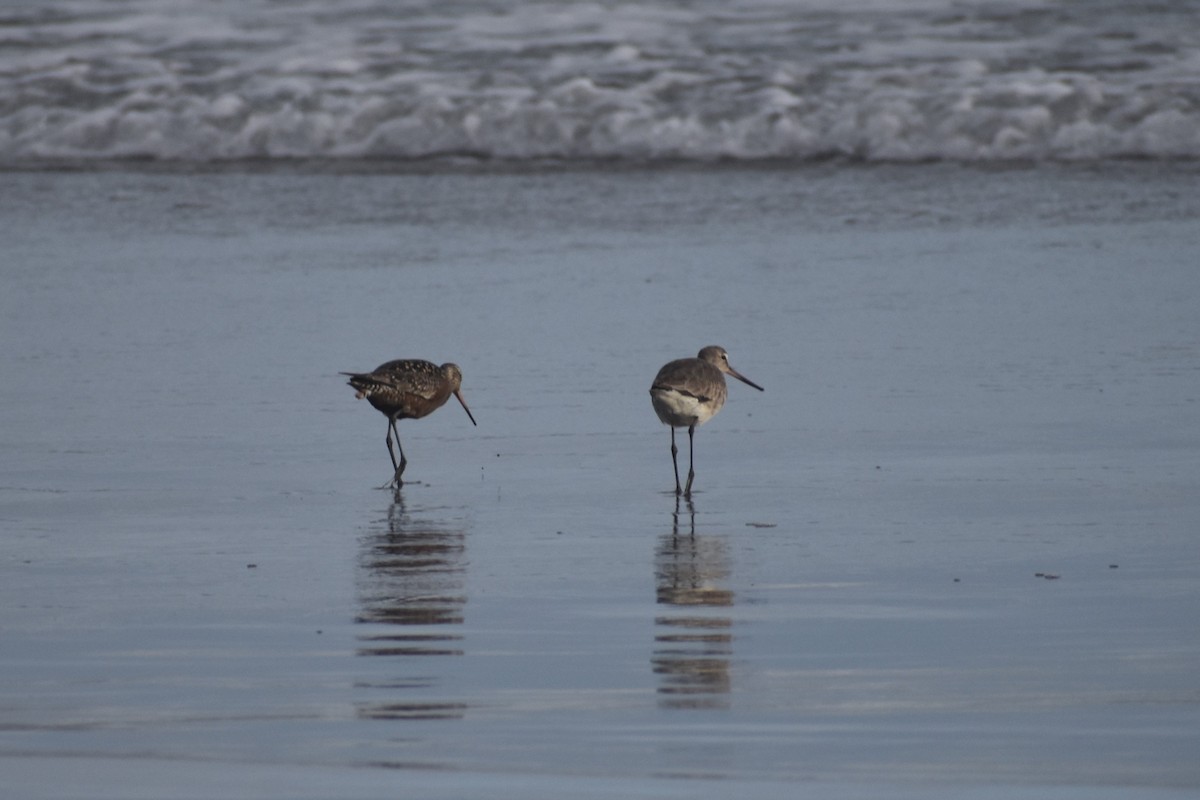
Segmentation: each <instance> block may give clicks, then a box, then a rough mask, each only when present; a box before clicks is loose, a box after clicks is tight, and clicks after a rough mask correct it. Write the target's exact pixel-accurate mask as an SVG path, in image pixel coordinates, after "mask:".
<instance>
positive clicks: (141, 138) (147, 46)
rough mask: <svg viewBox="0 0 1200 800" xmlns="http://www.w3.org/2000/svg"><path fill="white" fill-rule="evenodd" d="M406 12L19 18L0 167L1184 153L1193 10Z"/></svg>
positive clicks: (2, 116) (275, 9)
mask: <svg viewBox="0 0 1200 800" xmlns="http://www.w3.org/2000/svg"><path fill="white" fill-rule="evenodd" d="M405 6H406V7H405V8H403V9H400V8H398V7H396V6H395V5H393V4H389V3H385V2H383V1H382V0H342V1H341V2H337V1H336V0H334V1H333V2H322V3H318V2H300V3H292V4H288V5H286V6H280V4H277V3H273V2H269V0H243V1H242V2H239V3H236V4H235V3H231V2H211V3H203V4H190V5H187V6H181V5H180V4H178V3H174V2H171V0H130V2H127V3H123V4H121V5H120V6H119V7H117V8H113V7H112V4H110V3H106V2H102V0H74V2H58V3H54V2H51V3H45V4H39V5H38V6H37V8H36V9H31V8H27V7H26V6H24V5H17V4H13V5H12V6H11V7H9V8H7V9H6V10H0V18H2V21H3V22H4V24H3V26H0V81H2V83H3V85H4V86H5V91H4V92H3V93H0V164H4V163H7V164H10V165H12V164H16V163H20V162H23V161H27V160H31V159H64V158H65V159H88V158H122V157H150V158H161V159H184V160H194V161H209V160H222V159H243V158H396V159H424V158H436V157H439V156H448V155H464V154H469V155H474V156H478V157H481V158H497V159H568V160H570V159H616V160H621V159H629V160H642V159H651V160H653V159H695V160H716V159H739V160H741V159H745V160H753V159H792V160H804V159H819V158H827V157H839V156H840V157H849V158H857V159H864V160H927V159H933V160H944V159H951V160H966V161H976V160H979V161H988V160H1007V159H1106V158H1114V157H1152V158H1168V159H1169V158H1196V157H1200V40H1198V39H1197V38H1196V37H1195V35H1194V32H1195V31H1196V30H1200V3H1191V2H1186V3H1159V4H1154V3H1150V4H1122V3H1115V2H1113V3H1109V2H1091V3H1086V4H1082V3H1080V4H1058V3H1047V2H1026V1H1023V0H1004V1H1003V2H988V3H963V4H955V5H953V6H946V5H945V4H941V3H930V2H921V0H892V1H891V2H885V1H884V0H875V1H874V2H867V1H866V0H864V2H858V3H851V4H846V3H834V2H791V3H788V2H778V1H776V2H771V0H743V2H734V3H729V2H717V1H716V0H710V1H709V2H696V3H686V4H684V3H674V2H640V3H639V2H625V3H621V2H618V3H616V4H612V5H598V4H589V3H571V2H567V1H566V0H544V1H543V2H539V3H517V2H503V1H500V0H491V2H489V1H488V0H464V2H459V3H455V4H453V5H445V4H441V3H434V2H432V1H431V0H427V2H426V3H425V4H424V5H422V4H421V3H411V4H405ZM3 8H4V7H3V6H0V9H3Z"/></svg>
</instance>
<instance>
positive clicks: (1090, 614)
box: [0, 164, 1200, 798]
mask: <svg viewBox="0 0 1200 800" xmlns="http://www.w3.org/2000/svg"><path fill="white" fill-rule="evenodd" d="M2 177H3V180H4V182H5V185H6V191H5V192H3V193H0V217H2V218H0V222H2V223H3V229H4V230H5V231H6V233H5V234H4V236H5V258H4V267H3V275H4V284H5V291H4V293H3V298H0V311H2V316H0V319H2V320H3V321H2V322H0V326H2V328H0V330H2V331H3V339H4V342H5V348H4V349H3V352H2V353H0V364H2V366H3V369H2V372H3V374H4V375H5V378H6V380H5V381H3V384H2V385H0V430H2V431H3V438H2V439H0V451H2V452H3V454H4V458H3V461H2V463H0V526H2V529H3V543H4V544H3V558H2V560H0V630H2V631H3V649H2V651H0V675H2V676H3V681H2V682H0V686H2V687H3V688H0V775H3V777H4V781H5V785H6V786H10V787H13V789H12V790H13V791H15V792H17V793H18V794H17V796H28V797H41V796H46V797H49V796H54V797H101V796H112V795H114V794H118V793H119V794H121V795H122V796H129V797H136V796H148V797H149V796H153V797H190V796H213V795H214V794H217V793H220V794H222V796H234V797H236V796H280V797H284V796H287V797H297V796H300V797H303V796H329V795H331V794H333V795H337V796H341V797H357V796H379V795H381V794H394V793H395V792H396V791H399V790H400V787H403V788H404V789H406V790H408V791H410V792H414V793H419V794H420V795H421V796H427V797H441V796H446V797H461V796H478V797H483V796H487V797H523V798H527V797H561V796H562V793H563V791H564V787H569V792H570V794H572V796H579V797H591V796H596V797H605V796H622V797H630V796H655V797H657V796H666V797H673V796H683V795H684V794H686V795H687V796H689V797H696V796H699V797H725V796H728V794H729V791H730V789H731V787H735V786H736V787H737V791H738V794H739V796H748V797H754V796H762V797H775V796H780V795H779V792H780V791H781V790H782V789H781V786H780V784H781V783H785V784H787V785H788V787H789V788H788V789H787V790H786V791H788V792H794V791H796V790H797V787H801V788H802V787H809V788H810V789H811V792H812V796H821V797H834V798H836V797H864V796H865V797H874V796H880V797H883V796H886V797H907V796H914V797H916V796H920V797H938V796H954V797H964V796H966V797H972V796H978V797H1021V796H1038V797H1047V796H1049V797H1076V796H1080V797H1082V796H1087V797H1109V796H1111V797H1135V796H1136V797H1144V796H1147V792H1150V793H1151V796H1163V797H1169V796H1174V795H1176V794H1178V796H1184V794H1187V793H1191V792H1193V791H1194V790H1195V788H1196V787H1197V786H1198V785H1200V770H1198V769H1197V767H1196V765H1195V763H1194V762H1195V759H1194V754H1195V752H1196V750H1197V745H1198V744H1200V725H1198V723H1200V713H1198V706H1197V701H1198V700H1200V682H1198V679H1197V676H1196V671H1195V669H1194V665H1195V663H1196V659H1197V655H1198V650H1200V636H1197V632H1196V629H1195V624H1194V620H1195V619H1196V616H1197V611H1200V591H1198V590H1197V587H1198V586H1200V583H1198V582H1197V577H1198V572H1200V559H1197V555H1196V548H1195V532H1196V530H1197V523H1198V522H1200V499H1198V495H1200V493H1197V492H1196V481H1197V476H1198V475H1200V470H1198V467H1200V458H1198V456H1200V421H1198V414H1197V412H1198V404H1200V357H1198V356H1200V351H1198V347H1200V323H1198V322H1197V321H1196V315H1195V313H1194V308H1195V303H1194V298H1195V297H1196V296H1197V290H1198V289H1200V273H1198V272H1197V270H1196V269H1195V253H1196V252H1198V245H1200V226H1198V225H1197V224H1196V222H1195V220H1196V219H1197V212H1198V211H1200V191H1198V190H1197V189H1196V188H1195V187H1197V186H1200V183H1198V182H1197V181H1196V178H1197V177H1198V176H1197V175H1196V169H1195V168H1194V167H1192V166H1189V165H1182V166H1181V165H1178V164H1176V165H1154V164H1126V165H1111V166H1108V167H1103V168H1100V167H1096V168H1050V169H1048V168H1041V169H1011V170H1001V171H987V170H970V169H961V168H956V167H929V166H926V167H920V168H903V167H874V168H845V167H837V166H833V165H830V166H826V167H816V168H810V169H804V170H783V171H781V170H767V169H760V170H739V169H709V170H700V169H670V170H651V171H632V170H619V171H611V172H604V171H587V170H559V171H546V172H499V173H497V172H492V173H483V172H473V171H470V170H462V171H459V172H431V173H428V174H411V173H378V172H372V171H371V170H370V169H368V168H366V167H364V168H362V169H357V168H337V169H328V168H319V167H311V168H305V167H300V166H297V167H294V168H287V169H280V168H274V169H263V170H240V171H230V172H224V173H214V172H180V171H173V170H161V169H147V170H143V171H137V170H130V169H127V168H126V169H119V170H102V171H92V172H25V173H7V174H5V175H3V176H2ZM710 343H718V344H722V345H723V346H725V347H726V348H727V349H728V350H729V352H730V357H731V361H732V362H733V363H734V365H735V366H736V367H737V368H738V369H739V370H741V371H742V372H743V373H745V374H746V375H747V376H749V377H750V378H752V379H753V380H755V381H756V382H758V383H760V384H762V385H763V386H764V387H765V388H766V391H765V392H764V393H762V394H760V393H758V392H754V391H752V390H749V389H747V388H746V387H744V386H742V385H741V384H737V383H734V384H733V385H731V386H730V398H729V401H728V404H727V406H726V408H725V409H724V411H722V413H721V414H720V415H719V416H718V417H717V418H716V419H715V420H713V421H712V422H711V423H709V424H708V425H706V426H704V427H703V428H701V429H700V430H699V431H698V432H697V437H696V446H697V450H696V466H697V478H696V486H697V489H698V491H697V494H696V496H695V497H694V500H693V502H692V503H691V504H688V503H678V502H677V501H676V500H675V498H674V497H673V496H672V495H671V494H670V493H669V492H668V491H667V490H668V489H669V488H670V486H671V482H672V477H671V472H670V463H669V458H670V454H669V452H668V447H669V436H668V433H667V430H666V429H664V428H663V427H662V426H660V425H659V424H658V423H657V421H656V419H655V418H654V415H653V412H652V410H651V408H650V404H649V398H648V396H647V394H646V391H647V389H648V385H649V381H650V379H651V378H652V377H653V375H654V372H655V370H657V368H658V366H660V365H661V364H662V363H663V362H665V361H666V360H669V359H671V358H676V357H680V356H685V355H691V354H693V353H694V351H695V350H697V349H698V348H699V347H700V346H702V345H705V344H710ZM396 357H421V358H429V359H431V360H435V361H439V362H440V361H447V360H453V361H455V362H457V363H459V364H460V365H461V366H462V368H463V371H464V374H465V379H464V385H463V391H464V394H465V396H466V399H467V401H468V403H470V405H471V408H472V411H473V412H474V414H475V417H476V419H477V420H478V421H479V427H477V428H475V427H472V426H471V425H470V422H469V420H468V419H467V418H466V415H465V414H464V413H463V412H462V410H461V409H459V408H457V407H456V406H454V405H453V404H451V405H448V406H447V407H445V408H443V409H441V410H439V411H438V412H437V413H435V414H434V415H432V416H431V417H429V418H427V419H425V420H421V421H416V422H407V421H406V422H404V423H401V426H400V434H401V436H402V437H403V441H404V444H405V451H406V453H407V454H408V457H409V460H410V464H409V472H408V477H409V478H410V479H411V480H412V481H413V483H411V484H409V485H406V486H405V487H404V488H403V490H402V491H401V492H400V493H397V494H393V493H392V492H389V491H381V490H377V489H374V488H372V487H374V486H377V485H378V484H380V483H382V482H383V481H384V480H386V479H387V477H388V476H389V473H390V471H391V470H390V465H389V463H388V460H387V455H386V451H385V447H384V443H383V434H384V425H385V421H384V418H383V417H382V416H381V415H379V414H378V413H377V412H375V411H374V410H372V409H371V408H369V407H368V406H367V405H366V404H365V403H363V402H361V401H359V402H356V401H355V400H354V399H353V392H352V390H350V389H349V388H348V387H346V386H345V385H344V383H343V381H342V379H341V378H340V377H339V376H338V375H337V372H338V371H339V370H361V369H370V368H372V367H374V366H375V365H377V364H378V363H381V362H383V361H385V360H388V359H391V358H396ZM683 453H684V454H686V444H684V445H683ZM1039 574H1040V575H1039ZM1047 575H1050V576H1056V577H1053V578H1048V577H1046V576H1047ZM139 793H140V794H139ZM1026 793H1029V794H1028V795H1027V794H1026Z"/></svg>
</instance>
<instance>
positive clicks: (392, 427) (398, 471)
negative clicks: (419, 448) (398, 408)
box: [379, 417, 408, 489]
mask: <svg viewBox="0 0 1200 800" xmlns="http://www.w3.org/2000/svg"><path fill="white" fill-rule="evenodd" d="M393 433H395V434H396V448H397V449H398V450H399V451H400V463H399V464H397V463H396V454H395V453H394V452H392V434H393ZM387 448H388V455H389V456H391V457H392V469H394V470H395V473H394V474H393V475H392V479H391V480H390V481H388V482H387V483H385V484H384V485H383V486H380V487H379V488H380V489H390V488H393V487H395V488H399V487H400V486H401V485H402V484H403V483H404V481H402V480H400V476H401V475H403V474H404V468H405V467H406V466H408V459H406V458H405V457H404V446H403V445H401V444H400V431H398V430H396V420H395V419H394V418H392V417H388V431H387Z"/></svg>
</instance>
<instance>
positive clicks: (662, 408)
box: [650, 345, 763, 497]
mask: <svg viewBox="0 0 1200 800" xmlns="http://www.w3.org/2000/svg"><path fill="white" fill-rule="evenodd" d="M725 375H732V376H733V377H735V378H737V379H738V380H739V381H741V382H742V383H745V384H747V385H749V386H753V387H754V388H755V389H758V390H759V391H760V392H761V391H762V390H763V388H762V387H761V386H759V385H758V384H757V383H755V382H754V381H752V380H750V379H749V378H747V377H746V376H745V375H742V374H741V373H740V372H738V371H737V370H736V369H734V368H733V367H731V366H729V355H728V354H727V353H726V352H725V348H723V347H718V346H717V345H709V346H708V347H706V348H704V349H703V350H701V351H700V353H699V355H697V356H696V357H695V358H681V359H678V360H677V361H672V362H670V363H668V364H666V365H665V366H663V368H662V369H660V370H659V371H658V375H656V376H655V378H654V383H653V384H651V386H650V402H651V403H652V404H653V405H654V413H656V414H658V418H659V419H660V420H662V421H663V423H664V424H666V425H670V426H671V463H672V464H673V465H674V467H675V494H676V495H679V494H682V495H683V496H684V497H691V496H692V480H693V479H694V478H695V477H696V470H695V466H694V459H693V454H694V452H695V438H694V437H695V433H696V426H697V425H703V424H704V423H706V422H708V421H709V420H710V419H712V418H713V417H714V416H715V415H716V413H717V412H718V411H720V410H721V407H722V406H723V405H725V395H726V388H725ZM684 427H686V428H687V429H688V476H687V485H686V486H685V487H684V488H683V489H682V490H681V489H680V488H679V461H678V459H677V455H678V453H679V448H677V447H676V446H675V429H676V428H684Z"/></svg>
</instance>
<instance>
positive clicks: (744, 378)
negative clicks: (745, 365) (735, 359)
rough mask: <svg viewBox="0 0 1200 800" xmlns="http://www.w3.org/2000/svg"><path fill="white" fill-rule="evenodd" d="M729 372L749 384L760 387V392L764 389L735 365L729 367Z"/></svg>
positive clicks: (756, 387)
mask: <svg viewBox="0 0 1200 800" xmlns="http://www.w3.org/2000/svg"><path fill="white" fill-rule="evenodd" d="M729 374H730V375H732V376H733V377H735V378H737V379H738V380H739V381H741V382H742V383H744V384H746V385H747V386H753V387H754V388H755V389H758V390H759V391H760V392H761V391H762V390H763V388H762V387H761V386H759V385H758V384H757V383H755V382H754V381H752V380H750V379H749V378H747V377H746V376H745V375H743V374H742V373H740V372H738V371H737V370H736V369H734V368H733V367H730V368H729Z"/></svg>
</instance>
